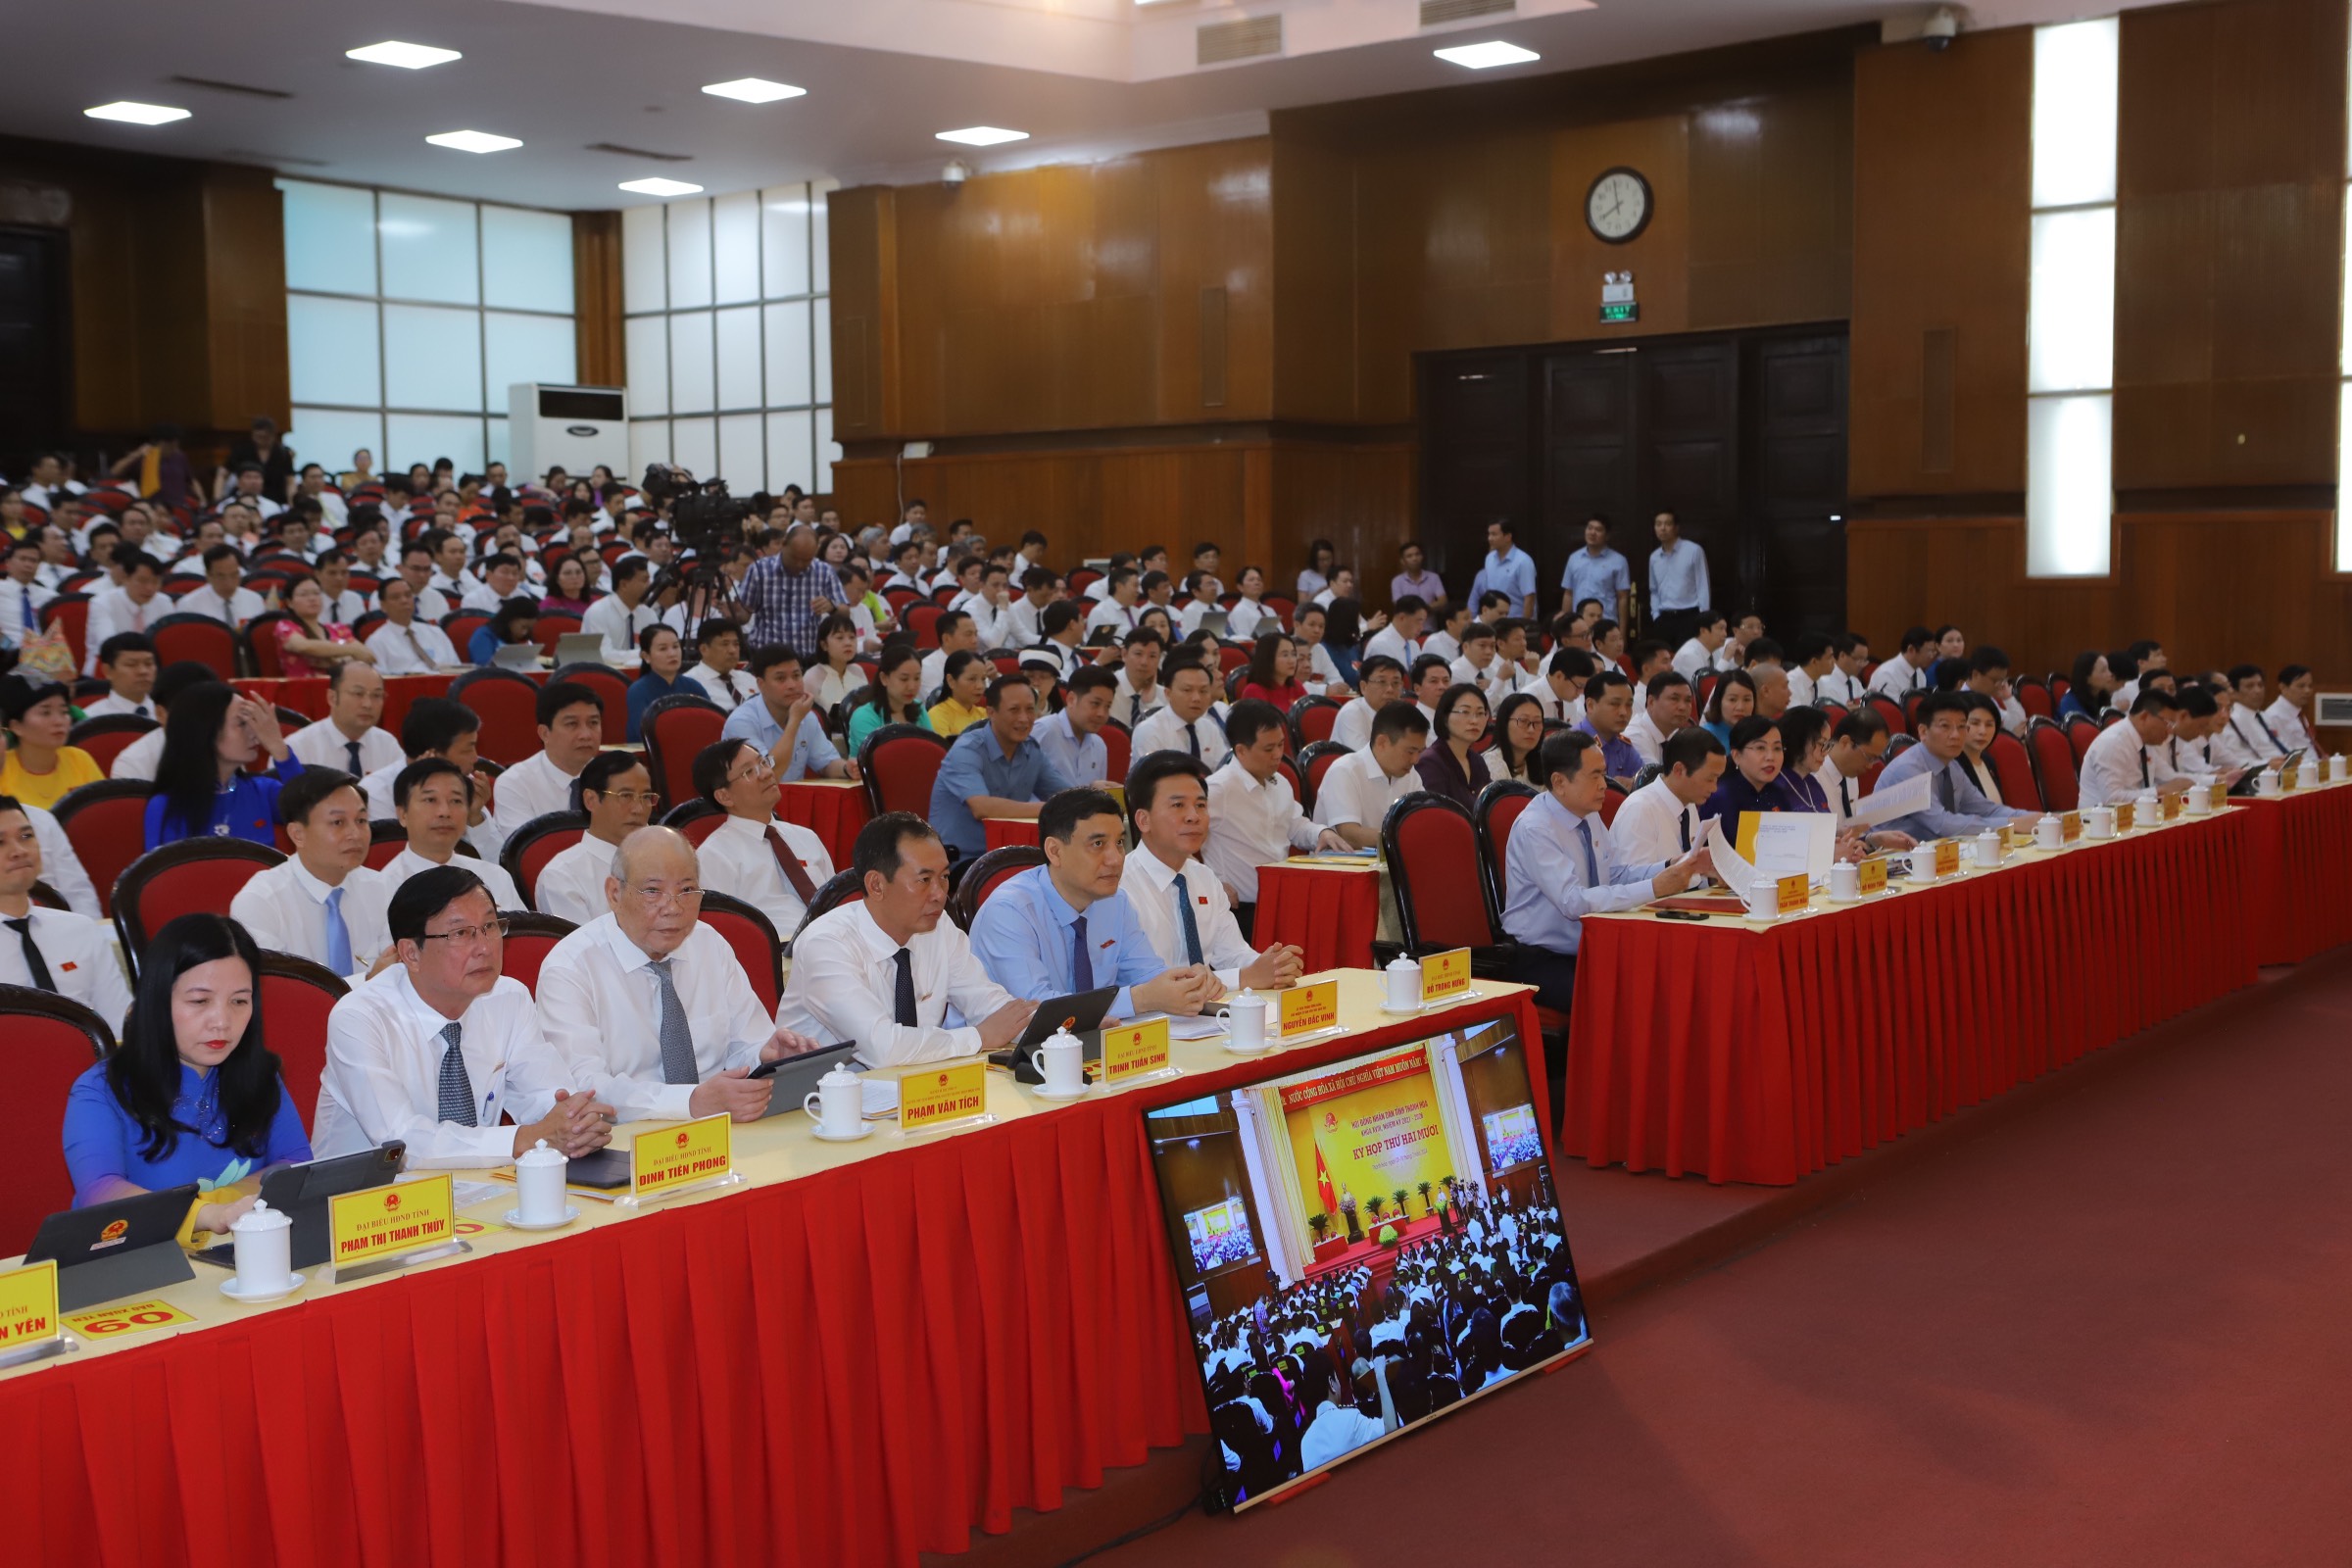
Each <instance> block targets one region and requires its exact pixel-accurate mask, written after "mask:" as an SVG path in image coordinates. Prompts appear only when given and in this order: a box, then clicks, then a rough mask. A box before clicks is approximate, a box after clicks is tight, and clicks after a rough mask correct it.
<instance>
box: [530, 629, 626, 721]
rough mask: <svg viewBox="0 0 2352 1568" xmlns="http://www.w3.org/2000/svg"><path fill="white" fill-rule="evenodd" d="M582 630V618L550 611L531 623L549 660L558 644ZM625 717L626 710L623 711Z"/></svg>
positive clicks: (534, 636)
mask: <svg viewBox="0 0 2352 1568" xmlns="http://www.w3.org/2000/svg"><path fill="white" fill-rule="evenodd" d="M579 629H580V617H579V616H577V615H564V614H559V613H556V612H554V611H552V610H551V611H549V612H547V613H544V614H542V615H540V616H539V617H538V618H537V619H536V620H534V621H533V622H532V623H531V638H532V640H533V641H534V642H536V643H538V645H539V651H540V652H541V653H543V654H545V655H546V656H547V657H548V658H550V659H553V658H555V657H556V644H557V643H559V642H561V641H562V640H563V639H564V638H566V637H568V636H570V635H571V634H572V633H574V632H576V631H578V630H579ZM623 714H624V717H625V714H626V711H625V710H624V711H623Z"/></svg>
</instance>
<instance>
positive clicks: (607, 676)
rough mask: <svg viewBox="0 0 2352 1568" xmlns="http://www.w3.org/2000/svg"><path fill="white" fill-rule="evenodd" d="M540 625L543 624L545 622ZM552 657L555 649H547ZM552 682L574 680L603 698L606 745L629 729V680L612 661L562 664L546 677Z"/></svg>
mask: <svg viewBox="0 0 2352 1568" xmlns="http://www.w3.org/2000/svg"><path fill="white" fill-rule="evenodd" d="M539 624H541V625H542V626H544V625H546V624H547V622H546V621H544V620H543V621H541V622H540V623H539ZM549 657H550V658H553V657H554V650H553V649H552V648H551V649H550V650H549ZM548 680H549V682H550V683H551V684H552V683H554V682H556V681H560V680H568V681H577V682H578V683H579V684H580V685H582V686H585V687H587V688H589V689H590V690H591V691H593V692H595V693H596V695H597V696H598V697H600V698H602V699H603V700H604V705H605V744H606V745H608V746H612V745H616V744H617V743H618V742H619V741H620V740H621V738H622V737H623V736H625V735H627V734H628V732H629V683H628V681H627V679H626V678H624V677H623V676H622V674H621V673H620V671H619V670H617V669H614V668H613V666H612V665H611V664H592V663H579V664H565V665H564V666H563V667H561V668H560V669H558V670H557V671H556V672H555V673H554V674H553V675H550V676H549V677H548Z"/></svg>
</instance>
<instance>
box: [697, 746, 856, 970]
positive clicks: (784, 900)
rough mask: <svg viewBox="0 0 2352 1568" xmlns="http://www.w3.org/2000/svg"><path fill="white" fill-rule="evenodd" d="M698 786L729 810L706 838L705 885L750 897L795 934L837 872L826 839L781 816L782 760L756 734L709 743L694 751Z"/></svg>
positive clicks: (780, 929) (782, 930)
mask: <svg viewBox="0 0 2352 1568" xmlns="http://www.w3.org/2000/svg"><path fill="white" fill-rule="evenodd" d="M694 788H695V792H696V793H697V794H699V795H701V796H702V798H703V799H704V800H706V801H709V802H711V804H712V805H713V806H716V807H717V808H718V809H720V810H722V811H724V812H726V813H727V819H726V820H725V821H724V822H721V823H719V824H718V826H717V827H715V828H712V829H711V835H710V836H709V837H708V838H706V839H704V840H703V851H702V863H703V885H704V886H706V887H708V888H710V889H711V891H712V892H714V893H724V894H726V895H727V896H729V897H730V898H737V899H741V900H742V901H743V902H744V903H746V904H748V905H751V906H752V907H755V908H757V909H758V910H760V913H762V914H764V915H766V916H767V918H768V921H769V923H770V924H772V925H774V926H775V928H776V935H777V936H779V937H781V938H783V939H784V940H785V941H786V942H790V941H791V940H792V938H793V933H794V932H796V931H798V930H800V928H801V921H802V920H803V919H804V918H805V917H806V916H807V915H808V913H809V904H810V902H811V901H813V900H814V899H815V897H816V890H817V889H818V888H821V887H823V886H824V885H825V884H826V883H827V882H828V881H830V880H831V879H832V876H833V857H832V856H831V855H829V854H827V853H826V850H825V841H824V840H823V839H820V838H818V837H817V836H816V835H815V834H814V833H811V832H810V831H809V829H807V828H805V827H803V826H801V825H800V824H799V823H798V822H779V821H777V820H776V800H777V798H778V797H779V796H781V795H782V794H783V793H784V791H783V788H782V786H780V785H779V784H777V782H776V770H775V764H774V763H772V762H771V761H769V760H768V757H767V754H766V753H765V752H763V751H761V750H760V748H759V747H758V746H756V745H754V744H753V743H752V742H750V741H746V740H719V741H712V742H711V744H710V745H708V746H706V747H704V748H703V749H702V751H701V752H700V753H699V754H697V755H696V757H695V759H694Z"/></svg>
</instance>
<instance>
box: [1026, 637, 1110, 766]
mask: <svg viewBox="0 0 2352 1568" xmlns="http://www.w3.org/2000/svg"><path fill="white" fill-rule="evenodd" d="M1118 691H1119V677H1118V676H1117V675H1116V674H1114V673H1112V671H1111V669H1110V667H1109V666H1108V665H1105V664H1087V665H1085V666H1083V667H1081V668H1080V669H1079V670H1078V672H1077V673H1076V674H1074V675H1072V676H1071V677H1070V684H1069V686H1068V688H1067V693H1066V695H1065V696H1064V697H1063V698H1062V700H1061V711H1060V712H1058V713H1054V714H1050V715H1048V716H1047V717H1045V718H1042V719H1040V720H1038V724H1037V729H1036V731H1035V734H1036V736H1037V744H1038V745H1040V746H1042V747H1044V748H1045V752H1046V760H1048V761H1050V762H1052V763H1053V764H1054V766H1055V767H1056V768H1058V769H1060V771H1061V776H1062V777H1063V778H1066V779H1068V780H1069V781H1070V782H1071V783H1073V784H1100V783H1103V782H1104V781H1105V780H1107V779H1108V778H1109V777H1110V748H1109V746H1108V745H1107V744H1105V743H1104V741H1103V724H1104V723H1105V722H1106V721H1107V720H1108V719H1109V718H1110V704H1111V700H1112V699H1113V698H1114V697H1116V696H1117V695H1118Z"/></svg>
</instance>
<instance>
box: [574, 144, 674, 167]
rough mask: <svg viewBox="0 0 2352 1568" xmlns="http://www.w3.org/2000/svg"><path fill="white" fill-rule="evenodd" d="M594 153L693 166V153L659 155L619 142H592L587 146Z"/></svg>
mask: <svg viewBox="0 0 2352 1568" xmlns="http://www.w3.org/2000/svg"><path fill="white" fill-rule="evenodd" d="M586 150H587V151H589V152H592V153H612V154H613V155H614V156H616V157H620V158H650V159H652V160H653V161H654V162H655V163H657V164H691V163H693V162H694V154H692V153H658V152H653V151H651V150H649V149H647V148H644V147H623V146H621V145H620V144H619V143H618V142H612V141H592V142H590V143H589V144H588V146H587V149H586Z"/></svg>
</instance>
